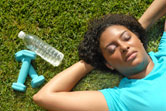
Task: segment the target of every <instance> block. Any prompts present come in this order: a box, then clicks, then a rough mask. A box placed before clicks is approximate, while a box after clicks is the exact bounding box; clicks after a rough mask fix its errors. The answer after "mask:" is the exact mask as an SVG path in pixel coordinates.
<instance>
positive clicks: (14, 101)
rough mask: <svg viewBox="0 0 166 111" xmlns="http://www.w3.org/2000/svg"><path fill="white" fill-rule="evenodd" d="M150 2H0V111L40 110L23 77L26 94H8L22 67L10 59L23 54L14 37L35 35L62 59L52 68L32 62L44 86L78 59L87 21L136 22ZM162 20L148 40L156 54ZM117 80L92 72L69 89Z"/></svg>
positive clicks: (102, 85) (101, 85) (108, 84)
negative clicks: (120, 17) (107, 17)
mask: <svg viewBox="0 0 166 111" xmlns="http://www.w3.org/2000/svg"><path fill="white" fill-rule="evenodd" d="M151 2H152V0H0V111H44V110H43V109H42V108H40V107H38V106H37V105H36V104H34V102H33V101H32V96H33V95H34V94H35V93H36V92H37V91H38V90H39V89H40V88H35V89H33V88H32V87H31V85H30V82H31V78H30V77H27V80H26V83H25V85H26V86H27V90H26V92H25V93H20V92H17V91H13V90H12V88H11V85H12V83H13V82H16V81H17V77H18V74H19V70H20V67H21V63H19V62H17V61H16V60H15V57H14V54H15V53H16V52H17V51H20V50H23V49H26V47H25V45H24V44H23V41H22V40H20V39H19V38H18V37H17V34H18V32H19V31H20V30H23V31H25V32H27V33H31V34H35V35H37V36H39V37H40V38H41V39H42V40H44V41H46V42H47V43H49V44H50V45H52V46H53V47H55V48H56V49H58V50H59V51H61V52H63V53H64V55H65V57H64V60H63V62H62V64H61V65H60V66H59V67H53V66H52V65H50V64H49V63H47V62H45V61H44V60H43V59H41V58H40V57H39V56H38V57H37V58H36V59H35V61H33V64H34V66H35V69H36V71H37V73H38V74H39V75H44V76H45V78H46V82H47V81H49V80H50V79H51V78H52V77H53V76H55V75H56V74H57V73H58V72H61V71H62V70H64V69H65V68H67V67H69V66H71V65H72V64H74V63H75V62H77V61H78V60H79V58H78V51H77V47H78V44H79V42H80V41H81V40H82V38H83V35H84V33H85V31H86V30H87V25H88V21H89V20H90V19H92V18H94V17H98V16H102V15H104V14H108V13H125V14H129V13H130V14H132V15H134V16H135V17H136V18H139V17H140V16H141V15H142V14H143V12H144V11H145V10H146V9H147V7H148V6H149V5H150V3H151ZM163 22H164V20H163V19H162V20H160V21H159V22H158V23H157V24H155V26H153V27H152V28H151V29H150V31H149V32H148V35H149V37H150V39H149V40H150V42H149V43H148V45H149V48H148V51H150V50H153V51H156V50H157V46H158V43H159V40H160V39H159V37H161V33H162V30H163ZM120 79H121V77H120V76H118V75H114V74H110V73H103V72H100V71H96V70H95V71H92V72H91V73H90V74H89V75H87V76H86V77H85V78H83V79H82V80H81V81H80V82H79V83H78V85H77V86H76V87H75V88H74V89H73V90H98V89H102V88H107V87H114V86H116V85H118V82H119V80H120Z"/></svg>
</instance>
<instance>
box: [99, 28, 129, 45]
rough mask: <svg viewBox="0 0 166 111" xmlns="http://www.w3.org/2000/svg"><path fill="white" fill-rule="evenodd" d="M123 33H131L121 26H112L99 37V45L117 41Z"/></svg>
mask: <svg viewBox="0 0 166 111" xmlns="http://www.w3.org/2000/svg"><path fill="white" fill-rule="evenodd" d="M124 32H131V31H130V30H129V29H127V28H126V27H124V26H121V25H113V26H110V27H108V28H106V29H105V31H104V32H103V33H102V34H101V36H100V39H99V41H100V45H101V44H105V43H106V42H110V41H113V40H115V39H117V38H118V37H120V36H121V35H122V34H123V33H124Z"/></svg>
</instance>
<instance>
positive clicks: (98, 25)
mask: <svg viewBox="0 0 166 111" xmlns="http://www.w3.org/2000/svg"><path fill="white" fill-rule="evenodd" d="M112 25H122V26H124V27H126V28H128V29H129V30H130V31H132V32H133V33H135V34H136V35H137V36H138V38H139V39H140V40H141V42H142V43H143V45H144V47H145V49H146V48H147V44H146V41H147V37H146V31H145V29H144V28H143V27H142V26H141V24H140V23H139V22H138V21H137V19H136V18H135V17H133V16H129V15H124V14H109V15H105V16H103V17H101V18H95V19H94V20H93V21H91V22H90V23H89V27H88V30H87V32H86V33H85V35H84V39H83V41H82V42H81V43H80V45H79V47H78V52H79V57H80V59H82V60H84V61H85V62H87V63H88V64H91V65H92V66H93V67H95V68H96V69H99V70H101V71H110V69H108V68H107V67H106V65H105V63H106V60H105V59H104V57H103V55H102V53H101V51H100V48H99V38H100V36H101V34H102V33H103V32H104V31H105V30H106V28H108V27H109V26H112Z"/></svg>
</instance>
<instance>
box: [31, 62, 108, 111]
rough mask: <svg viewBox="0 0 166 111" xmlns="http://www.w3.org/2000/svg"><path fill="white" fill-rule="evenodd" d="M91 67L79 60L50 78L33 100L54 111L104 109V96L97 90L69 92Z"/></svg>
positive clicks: (94, 110) (102, 110) (101, 110)
mask: <svg viewBox="0 0 166 111" xmlns="http://www.w3.org/2000/svg"><path fill="white" fill-rule="evenodd" d="M92 69H93V67H92V66H90V65H89V64H87V63H85V62H84V61H79V62H78V63H76V64H74V65H72V66H71V67H69V68H68V69H66V70H64V71H62V72H60V73H59V74H57V75H56V76H55V77H54V78H52V79H51V80H50V81H49V82H48V83H47V84H46V85H45V86H44V87H43V88H42V89H41V90H40V91H39V92H38V93H37V94H35V95H34V96H33V100H34V101H35V102H36V103H37V104H38V105H39V106H41V107H44V108H45V109H48V110H54V111H106V110H108V107H107V104H106V101H105V99H104V96H103V95H102V94H101V93H100V92H99V91H76V92H69V91H70V90H71V89H72V88H73V87H74V86H75V84H76V83H77V82H78V81H79V80H80V79H81V78H82V77H84V76H85V75H86V74H87V73H88V72H90V71H91V70H92Z"/></svg>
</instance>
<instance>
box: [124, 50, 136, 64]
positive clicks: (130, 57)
mask: <svg viewBox="0 0 166 111" xmlns="http://www.w3.org/2000/svg"><path fill="white" fill-rule="evenodd" d="M136 56H137V52H136V51H133V52H130V53H128V54H127V56H126V61H127V62H128V61H131V60H134V59H135V58H136Z"/></svg>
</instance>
